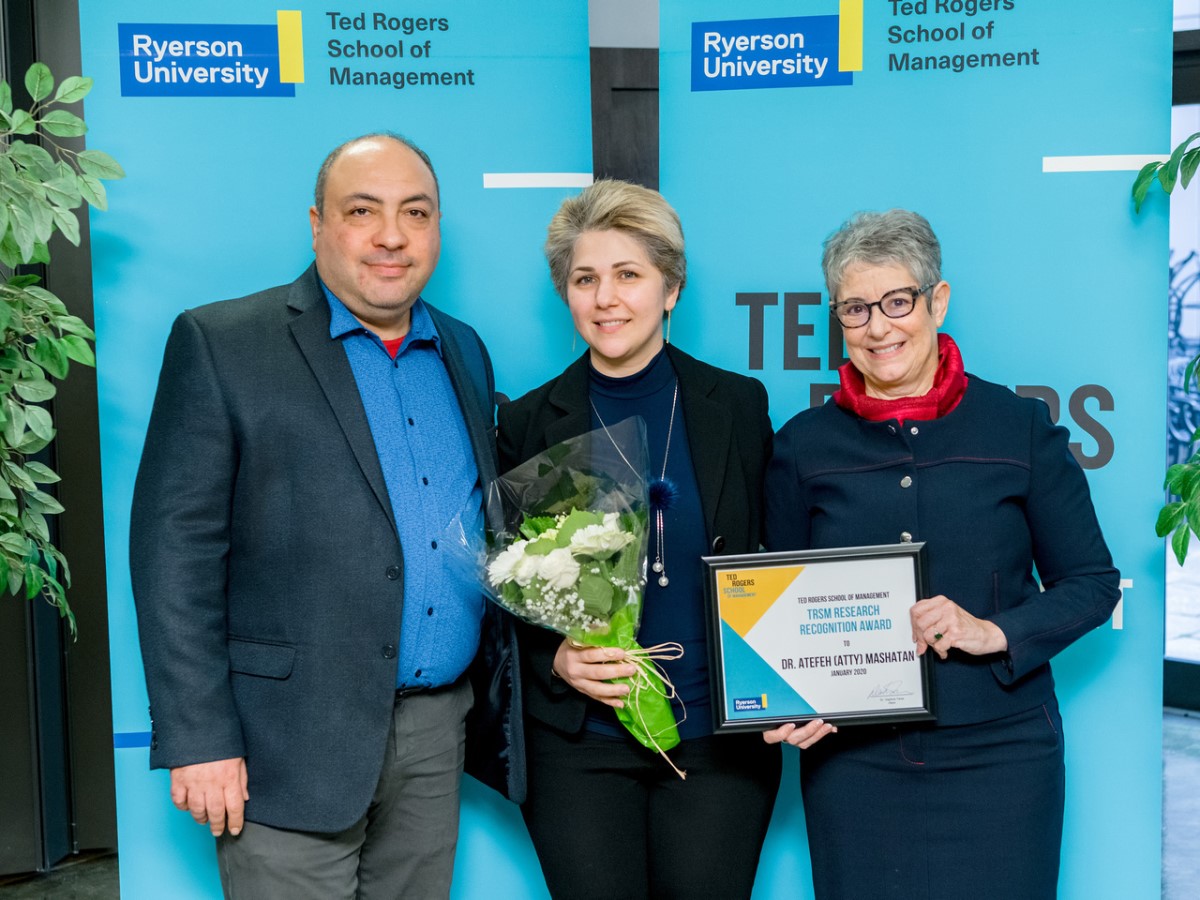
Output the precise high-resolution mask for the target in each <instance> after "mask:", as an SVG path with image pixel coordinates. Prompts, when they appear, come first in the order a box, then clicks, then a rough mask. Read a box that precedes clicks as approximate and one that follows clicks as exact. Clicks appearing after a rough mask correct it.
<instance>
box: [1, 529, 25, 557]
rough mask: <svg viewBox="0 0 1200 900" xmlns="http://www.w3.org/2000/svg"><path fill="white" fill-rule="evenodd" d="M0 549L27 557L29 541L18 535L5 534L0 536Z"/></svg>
mask: <svg viewBox="0 0 1200 900" xmlns="http://www.w3.org/2000/svg"><path fill="white" fill-rule="evenodd" d="M0 547H3V548H4V549H5V550H9V551H11V552H13V553H15V554H16V555H17V556H27V555H28V554H29V551H30V549H31V548H30V544H29V541H28V540H27V539H26V538H25V537H24V536H23V535H20V534H14V533H13V532H11V531H10V532H7V533H5V534H0Z"/></svg>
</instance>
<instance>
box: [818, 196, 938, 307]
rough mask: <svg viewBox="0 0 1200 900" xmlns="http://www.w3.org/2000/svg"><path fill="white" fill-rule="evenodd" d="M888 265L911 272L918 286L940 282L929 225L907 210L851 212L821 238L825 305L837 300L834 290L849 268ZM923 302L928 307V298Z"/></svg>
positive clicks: (936, 255)
mask: <svg viewBox="0 0 1200 900" xmlns="http://www.w3.org/2000/svg"><path fill="white" fill-rule="evenodd" d="M888 264H895V265H901V266H904V267H905V268H906V269H908V270H909V271H910V272H912V274H913V277H914V278H916V279H917V286H918V287H924V286H925V285H927V284H936V283H937V282H939V281H941V280H942V246H941V244H939V243H938V239H937V235H935V234H934V233H933V229H932V228H931V227H930V226H929V222H928V221H927V220H926V219H925V217H924V216H922V215H920V214H919V213H915V212H911V211H910V210H907V209H889V210H888V211H887V212H859V213H855V214H854V215H853V216H851V217H850V218H849V219H847V220H846V221H845V222H844V223H842V226H841V227H840V228H838V230H837V231H835V232H834V233H833V234H831V235H830V236H829V237H827V238H826V239H825V252H824V254H823V255H822V257H821V268H822V270H823V271H824V274H825V287H826V288H827V289H828V291H829V302H830V303H835V302H837V300H838V299H839V298H838V295H837V293H838V289H839V288H840V287H841V284H842V277H843V276H844V275H845V274H846V269H848V268H849V267H850V266H853V265H868V266H876V265H888ZM897 287H900V285H897ZM927 300H928V302H929V303H930V304H932V302H933V298H932V296H930V297H927Z"/></svg>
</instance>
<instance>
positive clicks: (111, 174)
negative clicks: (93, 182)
mask: <svg viewBox="0 0 1200 900" xmlns="http://www.w3.org/2000/svg"><path fill="white" fill-rule="evenodd" d="M76 160H78V162H79V168H80V169H82V170H83V171H84V172H86V173H87V174H88V175H91V176H93V177H95V178H107V179H109V180H113V179H117V178H124V177H125V170H124V169H122V168H121V164H120V163H119V162H117V161H116V160H115V159H113V158H112V157H111V156H109V155H108V154H107V153H105V152H104V151H103V150H84V151H82V152H81V153H80V154H79V155H78V156H77V157H76Z"/></svg>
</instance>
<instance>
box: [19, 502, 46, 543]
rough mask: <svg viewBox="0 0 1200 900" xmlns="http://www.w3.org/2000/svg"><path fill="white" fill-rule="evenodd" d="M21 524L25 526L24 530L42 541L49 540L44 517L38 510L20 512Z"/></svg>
mask: <svg viewBox="0 0 1200 900" xmlns="http://www.w3.org/2000/svg"><path fill="white" fill-rule="evenodd" d="M21 524H22V525H24V526H25V531H26V532H28V533H29V534H32V535H33V536H34V537H35V538H38V539H39V540H43V541H49V540H50V528H49V526H48V525H47V524H46V517H45V516H43V515H42V514H41V513H40V512H35V511H33V510H29V509H27V510H25V512H24V513H22V514H21Z"/></svg>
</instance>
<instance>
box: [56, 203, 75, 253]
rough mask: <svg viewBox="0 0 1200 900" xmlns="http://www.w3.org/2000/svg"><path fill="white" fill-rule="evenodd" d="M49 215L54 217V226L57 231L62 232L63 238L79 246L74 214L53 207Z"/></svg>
mask: <svg viewBox="0 0 1200 900" xmlns="http://www.w3.org/2000/svg"><path fill="white" fill-rule="evenodd" d="M50 214H51V215H52V216H53V217H54V224H55V225H57V226H58V230H59V231H61V232H62V235H63V237H65V238H66V239H67V240H68V241H70V242H71V243H72V244H74V245H75V246H76V247H78V246H79V220H78V219H77V218H75V214H74V213H73V212H71V210H69V209H62V208H60V207H57V206H56V207H54V209H53V210H51V212H50Z"/></svg>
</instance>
